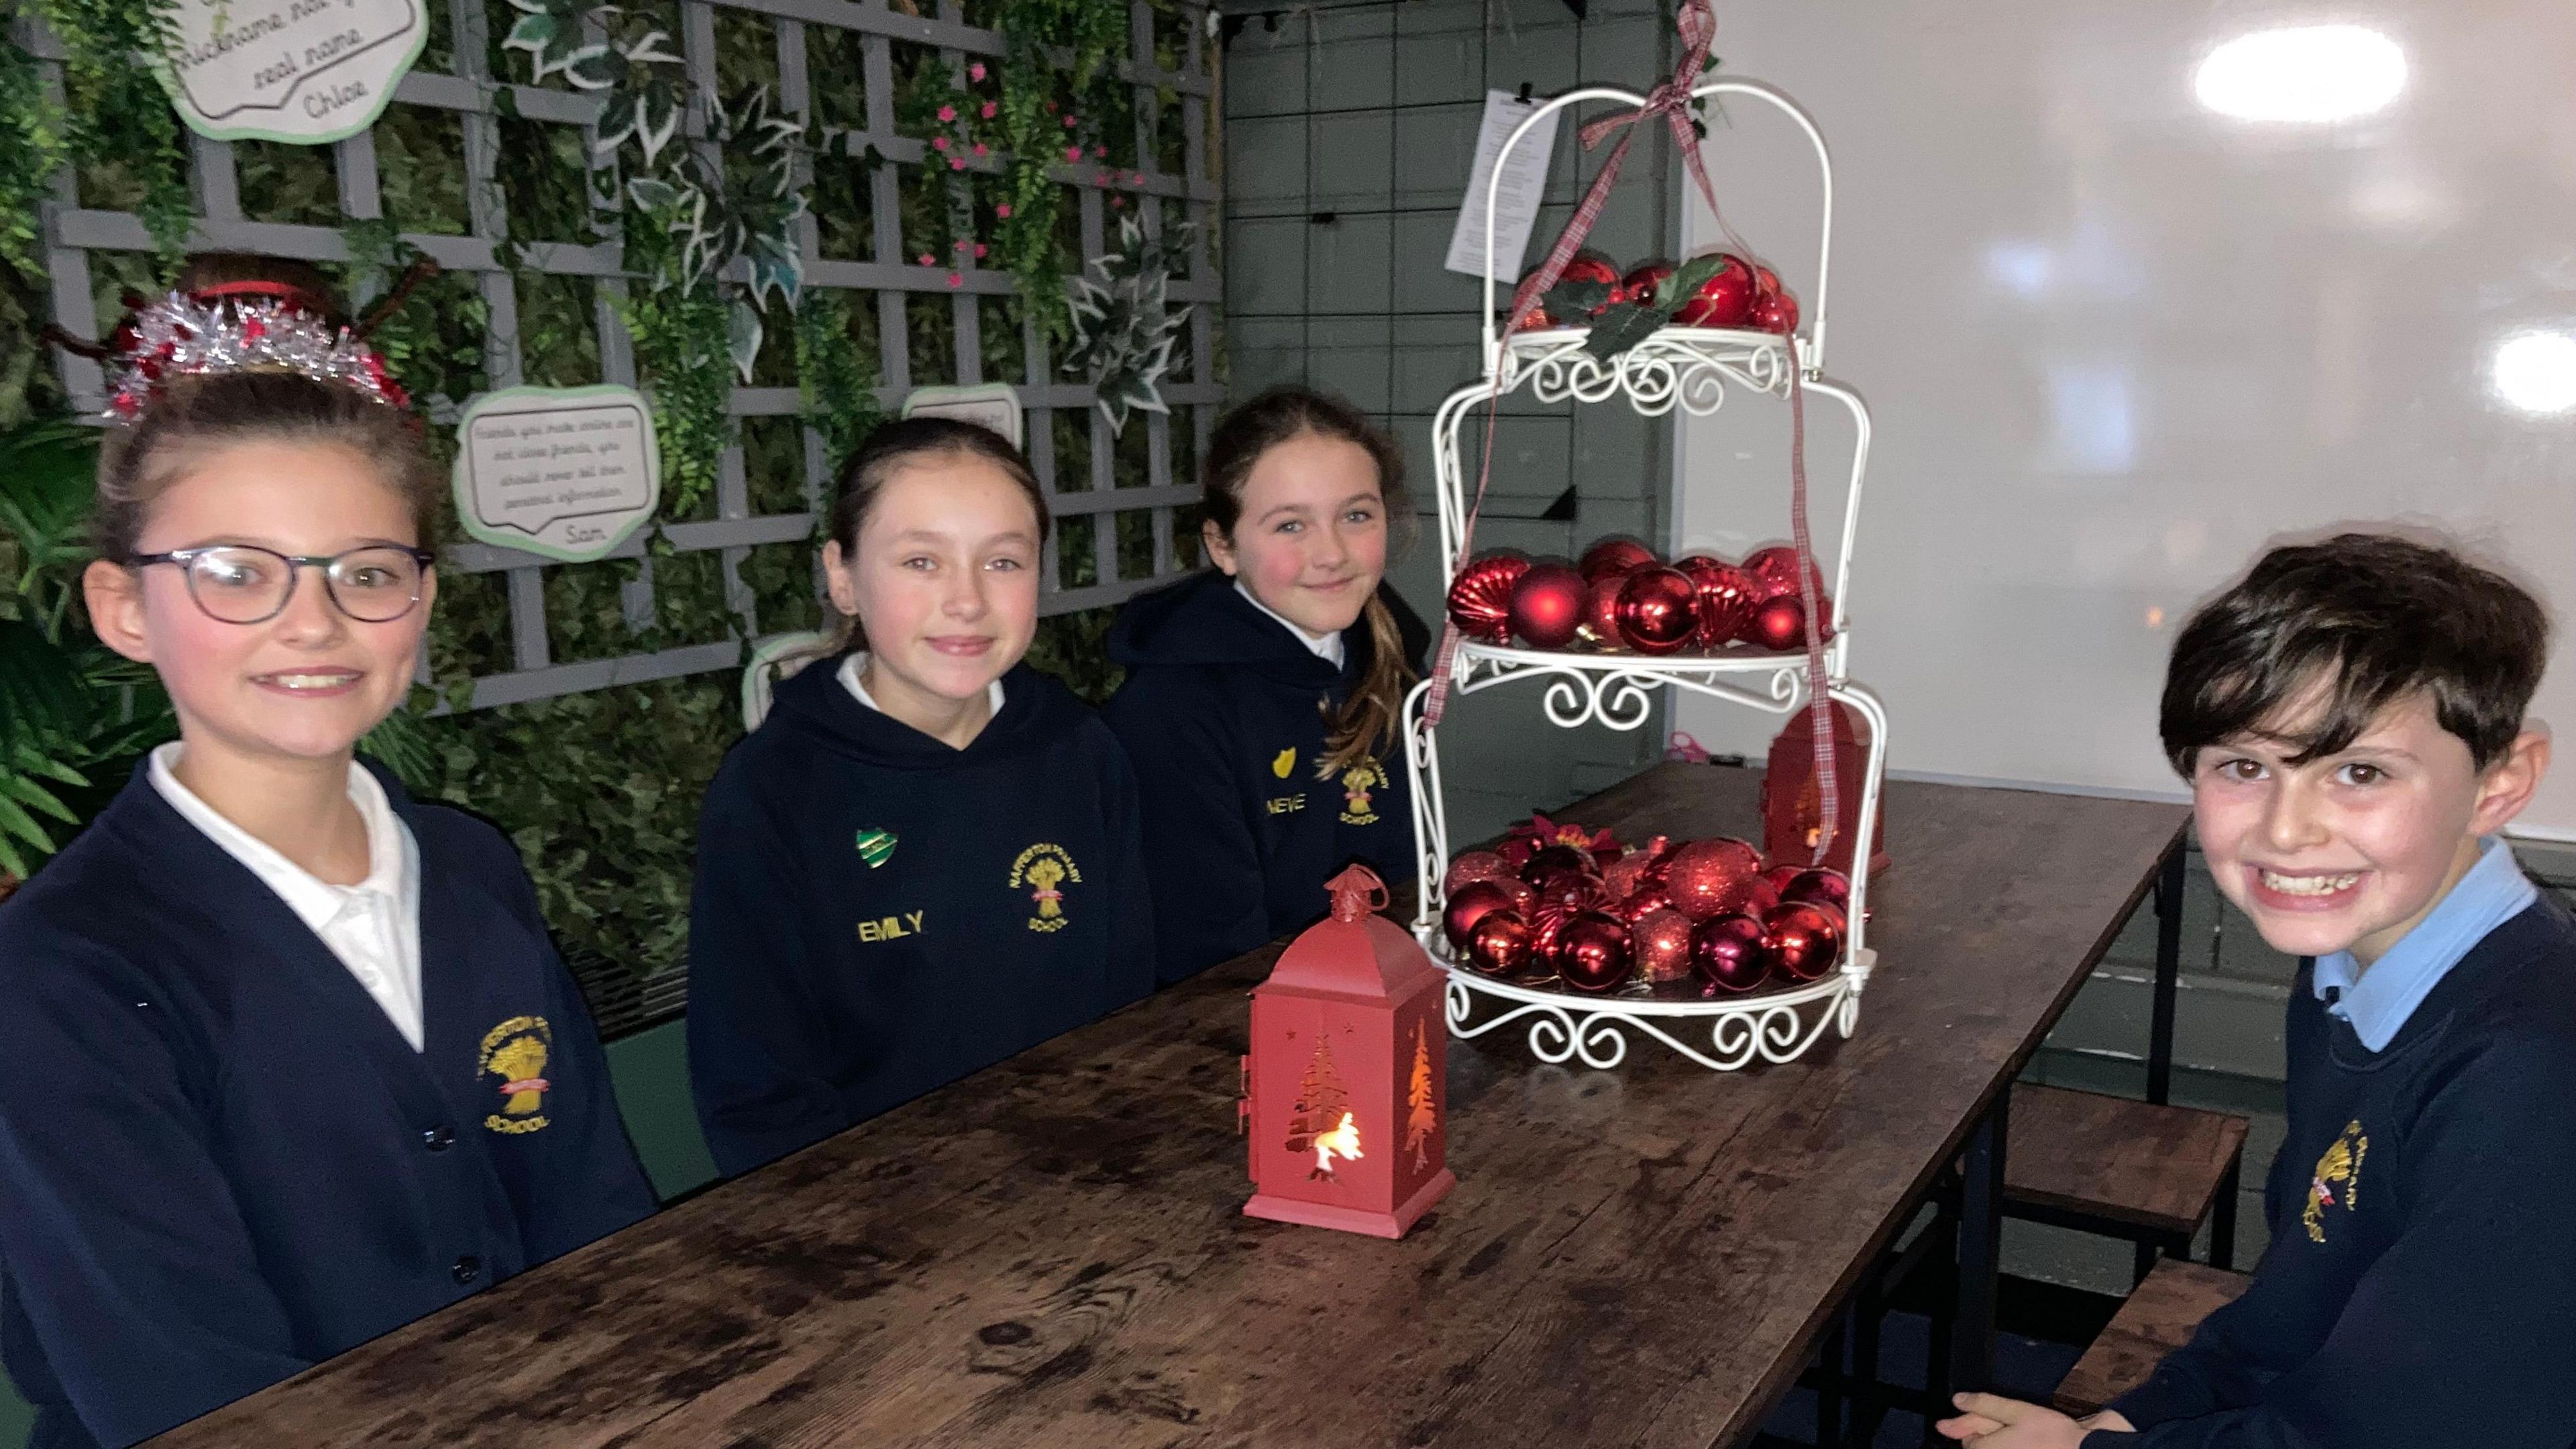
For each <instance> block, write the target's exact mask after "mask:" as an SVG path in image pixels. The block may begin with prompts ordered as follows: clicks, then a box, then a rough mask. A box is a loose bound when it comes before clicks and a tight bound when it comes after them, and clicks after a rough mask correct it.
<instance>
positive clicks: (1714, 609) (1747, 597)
mask: <svg viewBox="0 0 2576 1449" xmlns="http://www.w3.org/2000/svg"><path fill="white" fill-rule="evenodd" d="M1673 567H1675V568H1677V569H1680V570H1681V571H1682V572H1683V573H1686V574H1688V575H1690V580H1691V584H1692V585H1693V587H1695V588H1696V589H1697V590H1698V591H1699V633H1698V634H1697V635H1696V636H1694V637H1693V638H1692V640H1691V646H1692V647H1693V648H1695V649H1701V650H1706V651H1711V652H1714V651H1716V650H1719V649H1723V648H1725V647H1726V646H1727V645H1728V644H1730V643H1732V642H1734V640H1735V639H1736V638H1737V637H1738V636H1739V635H1741V634H1742V633H1743V632H1744V625H1745V623H1746V621H1747V620H1750V619H1751V618H1752V617H1753V606H1754V598H1753V580H1752V578H1751V577H1750V576H1748V575H1747V574H1746V573H1745V572H1744V570H1742V569H1740V568H1737V567H1736V566H1735V565H1733V564H1731V563H1728V562H1726V561H1725V560H1724V559H1715V558H1710V557H1709V556H1708V555H1706V554H1704V553H1695V554H1692V555H1690V556H1689V557H1688V558H1685V559H1682V560H1680V561H1679V562H1677V563H1675V564H1674V565H1673Z"/></svg>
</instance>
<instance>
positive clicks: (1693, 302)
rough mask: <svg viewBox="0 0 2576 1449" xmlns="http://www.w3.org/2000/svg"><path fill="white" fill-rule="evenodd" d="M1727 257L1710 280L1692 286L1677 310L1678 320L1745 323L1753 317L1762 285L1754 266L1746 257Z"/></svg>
mask: <svg viewBox="0 0 2576 1449" xmlns="http://www.w3.org/2000/svg"><path fill="white" fill-rule="evenodd" d="M1725 261H1726V265H1724V266H1722V267H1719V268H1718V269H1717V270H1716V271H1715V272H1713V273H1711V274H1710V276H1709V278H1708V280H1706V281H1704V282H1702V283H1700V284H1699V285H1698V286H1697V287H1695V288H1693V289H1691V294H1690V299H1689V300H1688V301H1686V302H1684V303H1682V305H1681V306H1680V307H1679V308H1678V309H1677V310H1675V311H1674V313H1673V320H1674V321H1676V322H1679V323H1680V324H1682V325H1683V326H1685V327H1741V326H1743V325H1744V324H1745V323H1747V322H1749V321H1751V320H1753V303H1754V300H1755V297H1756V295H1757V293H1758V291H1759V288H1760V284H1759V283H1758V282H1757V281H1755V280H1754V276H1753V268H1752V267H1751V266H1750V265H1748V264H1747V263H1746V262H1745V260H1744V259H1743V258H1742V257H1736V256H1730V257H1727V258H1726V259H1725Z"/></svg>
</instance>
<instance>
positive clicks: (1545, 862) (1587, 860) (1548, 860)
mask: <svg viewBox="0 0 2576 1449" xmlns="http://www.w3.org/2000/svg"><path fill="white" fill-rule="evenodd" d="M1596 868H1597V867H1596V866H1595V865H1594V864H1593V861H1592V855H1591V853H1590V852H1589V851H1583V850H1577V849H1575V848H1574V847H1573V846H1571V845H1548V846H1542V847H1540V848H1539V849H1537V850H1535V851H1532V852H1530V858H1529V859H1527V860H1525V861H1522V862H1521V879H1523V880H1525V881H1528V882H1529V883H1530V884H1531V885H1538V884H1541V883H1542V882H1543V881H1544V880H1545V879H1546V878H1547V877H1548V876H1551V875H1554V874H1556V873H1558V872H1560V871H1566V872H1571V873H1573V874H1575V875H1578V876H1589V875H1591V874H1592V873H1593V871H1594V870H1595V869H1596Z"/></svg>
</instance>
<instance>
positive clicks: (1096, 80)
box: [993, 0, 1127, 339]
mask: <svg viewBox="0 0 2576 1449" xmlns="http://www.w3.org/2000/svg"><path fill="white" fill-rule="evenodd" d="M993 24H994V28H995V29H996V30H998V31H1000V32H1001V34H1002V37H1003V39H1004V40H1005V41H1006V42H1008V44H1009V47H1010V48H1009V51H1008V53H1007V54H1005V55H1004V57H1003V59H1002V97H1001V107H1000V110H999V113H998V115H997V117H996V119H997V120H998V121H999V123H1000V126H1001V134H1000V138H999V139H1000V141H1001V144H1002V149H1003V150H1004V151H1006V152H1008V153H1009V156H1010V170H1009V173H1008V176H1007V178H1006V181H1005V185H1004V187H1003V191H1004V195H1003V198H1002V201H1001V204H1000V207H997V208H996V214H997V216H998V217H999V223H1000V230H999V235H998V238H997V240H998V241H999V243H1000V246H999V250H1000V252H1001V255H1002V264H1003V266H1005V267H1007V268H1008V269H1009V270H1010V273H1011V276H1012V278H1013V279H1014V280H1015V281H1016V282H1017V284H1018V290H1019V294H1020V297H1021V299H1022V300H1023V301H1024V302H1026V303H1027V305H1028V306H1030V307H1031V308H1033V309H1035V311H1034V315H1036V316H1037V317H1039V318H1040V319H1042V321H1043V325H1044V326H1045V327H1046V328H1047V330H1048V331H1049V333H1051V334H1052V335H1054V336H1056V337H1057V338H1059V339H1061V338H1065V337H1067V336H1069V335H1070V331H1069V326H1068V319H1067V318H1066V316H1065V313H1064V278H1065V274H1066V273H1067V272H1069V271H1072V270H1073V267H1072V265H1071V264H1070V261H1069V255H1071V254H1069V253H1068V252H1067V251H1066V249H1065V248H1064V246H1063V245H1062V243H1061V241H1060V240H1059V238H1058V234H1057V230H1056V215H1057V212H1058V210H1059V209H1060V208H1061V207H1062V205H1063V203H1064V200H1065V197H1064V188H1063V187H1062V186H1061V185H1059V184H1057V182H1056V180H1055V177H1054V168H1055V166H1056V165H1057V163H1058V162H1063V163H1065V164H1068V165H1069V164H1072V163H1073V162H1075V161H1077V160H1079V159H1081V158H1082V157H1086V156H1089V155H1091V154H1092V152H1093V151H1094V150H1095V149H1096V148H1097V147H1099V146H1100V145H1101V144H1102V143H1101V141H1100V139H1099V123H1098V119H1097V118H1098V117H1099V116H1100V115H1101V114H1102V113H1103V112H1105V111H1106V110H1107V109H1108V107H1109V106H1110V105H1111V104H1113V103H1114V100H1115V95H1114V93H1115V92H1116V91H1117V90H1118V89H1119V81H1118V72H1117V61H1118V58H1119V57H1120V56H1121V55H1122V54H1124V53H1125V51H1126V47H1127V7H1125V6H1123V5H1106V4H1102V3H1099V0H1000V3H999V4H998V5H997V6H996V7H995V14H994V20H993ZM1059 56H1061V57H1063V59H1064V60H1065V62H1066V64H1065V65H1064V66H1063V67H1062V68H1061V69H1059V68H1058V65H1057V60H1058V57H1059ZM1086 116H1088V117H1089V118H1090V119H1088V120H1086ZM1002 208H1007V210H1002Z"/></svg>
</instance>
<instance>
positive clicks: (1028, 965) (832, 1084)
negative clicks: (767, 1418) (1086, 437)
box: [689, 418, 1154, 1173]
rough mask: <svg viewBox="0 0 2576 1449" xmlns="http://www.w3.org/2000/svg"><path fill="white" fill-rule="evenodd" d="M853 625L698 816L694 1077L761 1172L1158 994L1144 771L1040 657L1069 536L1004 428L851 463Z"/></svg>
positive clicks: (954, 428) (740, 1161)
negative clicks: (1140, 809)
mask: <svg viewBox="0 0 2576 1449" xmlns="http://www.w3.org/2000/svg"><path fill="white" fill-rule="evenodd" d="M830 534H831V536H830V539H829V541H827V542H826V543H825V544H824V545H823V568H824V574H825V577H826V579H827V581H828V583H829V586H830V590H831V596H832V604H833V606H834V607H835V608H836V609H838V610H839V611H840V613H841V615H842V617H843V619H844V620H845V623H844V624H843V626H842V633H841V637H840V638H839V639H838V640H837V641H836V642H835V644H834V646H833V648H832V649H831V651H830V654H829V656H828V657H826V658H823V659H821V660H819V661H818V662H816V663H813V664H810V665H808V666H806V667H805V668H804V669H803V670H801V671H799V672H798V673H796V674H795V675H793V676H791V677H790V678H788V679H787V680H785V681H784V682H783V683H781V684H780V685H779V686H778V688H777V691H776V694H775V703H774V704H773V705H772V706H771V709H770V713H769V715H768V717H767V718H766V719H764V720H763V721H762V722H761V725H760V728H759V729H757V730H755V731H753V732H752V734H751V735H750V737H748V738H746V739H745V740H743V741H742V743H740V744H738V745H736V746H735V747H734V749H733V751H732V753H731V754H729V755H728V756H726V758H725V763H724V766H723V768H722V769H720V770H718V771H717V772H716V778H715V782H714V783H713V784H712V785H710V786H709V787H708V788H707V798H706V806H705V810H704V813H703V814H702V816H701V817H700V821H699V827H698V881H697V890H696V893H695V895H694V897H693V899H692V901H691V906H690V915H689V962H690V965H689V971H690V976H689V1074H690V1085H691V1088H692V1090H693V1092H694V1094H695V1096H696V1098H697V1104H698V1117H699V1120H700V1122H701V1123H702V1124H703V1125H704V1127H705V1129H706V1135H707V1143H708V1146H709V1147H710V1148H712V1149H713V1150H714V1153H715V1159H716V1164H717V1166H719V1167H721V1168H723V1169H724V1170H725V1171H726V1172H728V1173H735V1172H742V1171H744V1170H746V1169H749V1168H752V1167H757V1166H759V1165H760V1164H761V1163H763V1162H767V1161H768V1160H770V1159H771V1158H774V1157H777V1156H780V1155H781V1154H784V1153H788V1152H792V1151H794V1150H796V1149H797V1148H800V1147H803V1146H805V1145H807V1144H808V1143H811V1142H814V1141H817V1140H819V1139H820V1138H823V1137H826V1136H828V1135H830V1134H832V1133H834V1132H838V1131H840V1130H841V1129H842V1128H845V1127H848V1126H850V1125H852V1124H853V1123H857V1122H862V1121H865V1120H867V1119H868V1118H870V1117H873V1116H875V1115H877V1114H878V1113H880V1112H883V1111H885V1110H887V1109H888V1108H890V1107H894V1106H897V1105H899V1104H901V1103H903V1102H906V1101H909V1100H910V1099H912V1098H914V1097H917V1096H919V1095H921V1094H922V1093H924V1092H927V1091H929V1090H931V1089H932V1088H934V1087H938V1086H940V1085H942V1084H944V1083H947V1082H951V1081H954V1080H956V1079H957V1078H959V1077H963V1076H965V1075H967V1074H968V1073H971V1072H974V1071H977V1070H980V1069H981V1068H983V1067H986V1066H989V1065H991V1064H992V1063H994V1062H997V1061H1000V1060H1002V1059H1003V1058H1004V1057H1008V1056H1011V1055H1013V1054H1014V1053H1017V1052H1020V1051H1024V1050H1026V1049H1027V1048H1029V1047H1031V1046H1035V1045H1036V1044H1038V1043H1039V1042H1042V1041H1045V1040H1046V1039H1048V1038H1049V1037H1052V1036H1055V1035H1057V1034H1059V1033H1061V1032H1064V1031H1067V1030H1070V1029H1071V1028H1073V1027H1076V1026H1080V1025H1082V1024H1083V1023H1084V1022H1088V1021H1091V1020H1094V1019H1096V1018H1097V1017H1099V1016H1101V1015H1102V1014H1104V1013H1106V1012H1108V1011H1110V1010H1112V1009H1113V1008H1116V1007H1118V1006H1122V1005H1124V1004H1126V1003H1128V1002H1130V1001H1134V1000H1136V999H1138V998H1140V997H1142V996H1144V995H1145V994H1146V993H1147V992H1149V991H1151V990H1152V989H1153V985H1154V966H1153V949H1154V947H1153V925H1152V906H1151V905H1150V904H1149V902H1148V898H1147V895H1146V890H1145V864H1144V856H1143V844H1142V839H1143V837H1142V835H1141V833H1140V828H1139V824H1138V815H1137V807H1136V786H1135V781H1134V778H1133V776H1132V775H1131V774H1130V773H1129V771H1128V768H1127V761H1126V758H1125V756H1124V755H1122V754H1121V753H1120V751H1119V749H1118V744H1117V741H1116V740H1114V739H1112V738H1111V737H1110V734H1109V731H1108V730H1107V729H1105V728H1103V727H1102V726H1101V723H1100V721H1099V719H1098V718H1097V717H1096V716H1094V715H1093V714H1092V712H1091V711H1090V710H1089V709H1088V708H1086V707H1084V705H1083V704H1082V703H1081V701H1079V700H1077V699H1075V698H1074V697H1073V695H1072V694H1071V693H1070V692H1068V691H1067V690H1066V689H1065V688H1064V686H1062V685H1060V684H1058V683H1056V682H1055V681H1054V680H1052V679H1050V678H1048V677H1046V676H1045V675H1042V674H1039V673H1038V672H1036V671H1035V670H1032V669H1030V668H1029V667H1028V666H1027V665H1025V664H1023V663H1021V662H1020V661H1021V656H1022V655H1024V654H1026V653H1027V652H1028V648H1029V641H1030V639H1031V638H1032V637H1033V636H1034V635H1035V633H1036V631H1037V616H1038V564H1039V551H1040V549H1042V548H1043V547H1044V546H1045V543H1046V536H1047V509H1046V500H1045V497H1044V496H1043V495H1042V494H1041V493H1040V492H1039V490H1038V483H1037V479H1036V477H1035V476H1034V475H1033V474H1032V473H1031V472H1030V471H1029V466H1028V464H1027V462H1026V461H1024V460H1023V459H1022V458H1021V457H1020V454H1019V451H1018V450H1017V449H1015V448H1013V447H1012V446H1011V445H1010V444H1009V443H1008V442H1006V441H1005V440H1004V439H1003V438H1002V437H1001V436H1000V435H999V434H996V433H993V432H989V431H987V430H985V429H983V428H980V427H976V426H973V425H971V424H968V423H962V422H957V421H953V420H949V419H941V418H910V419H906V420H904V421H901V422H895V423H888V424H887V425H885V426H884V427H881V428H879V429H878V430H877V431H876V432H875V433H874V434H873V435H871V436H870V437H869V439H868V441H867V442H866V443H865V444H863V445H862V446H861V447H860V448H859V451H858V452H857V454H856V455H855V456H853V457H852V458H851V459H850V460H849V462H848V463H847V464H845V465H844V466H843V467H842V470H841V479H840V491H839V496H838V497H837V498H836V499H835V501H834V503H833V505H832V514H831V519H830Z"/></svg>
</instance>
